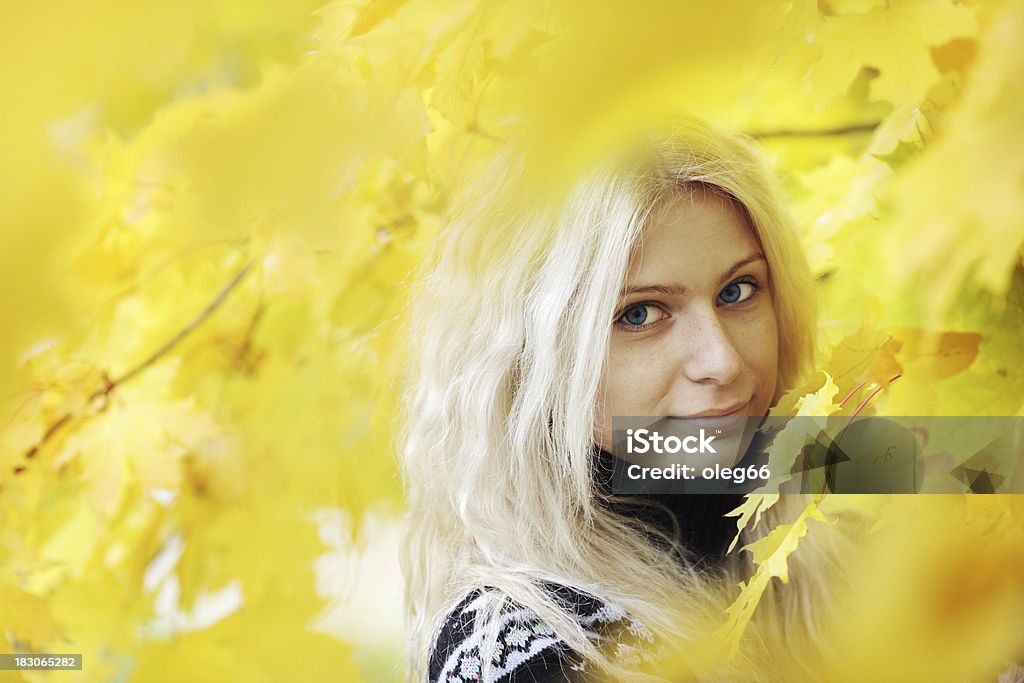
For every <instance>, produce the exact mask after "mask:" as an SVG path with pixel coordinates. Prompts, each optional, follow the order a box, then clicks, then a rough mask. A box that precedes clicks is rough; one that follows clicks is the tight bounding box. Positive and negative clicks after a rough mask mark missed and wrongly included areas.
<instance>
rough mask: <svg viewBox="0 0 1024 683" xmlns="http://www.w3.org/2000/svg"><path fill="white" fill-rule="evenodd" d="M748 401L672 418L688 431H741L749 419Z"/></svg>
mask: <svg viewBox="0 0 1024 683" xmlns="http://www.w3.org/2000/svg"><path fill="white" fill-rule="evenodd" d="M749 405H750V400H747V401H745V402H743V403H735V404H733V405H731V406H728V407H725V408H715V409H712V410H705V411H704V412H702V413H697V414H696V415H684V416H681V417H675V418H672V419H673V420H679V421H680V422H682V423H683V424H685V425H686V427H688V428H690V429H704V430H719V431H721V433H722V434H727V433H729V432H733V431H736V430H737V429H742V428H743V427H744V426H745V425H746V423H747V420H748V419H749V417H748V415H747V407H748V406H749Z"/></svg>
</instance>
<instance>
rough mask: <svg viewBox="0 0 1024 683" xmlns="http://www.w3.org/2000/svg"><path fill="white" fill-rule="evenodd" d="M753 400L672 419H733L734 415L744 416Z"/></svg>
mask: <svg viewBox="0 0 1024 683" xmlns="http://www.w3.org/2000/svg"><path fill="white" fill-rule="evenodd" d="M752 400H753V398H750V399H747V400H746V401H744V402H743V403H738V404H734V405H733V406H732V407H726V408H713V409H711V410H705V411H704V412H702V413H697V414H696V415H680V416H678V417H673V418H672V419H674V420H693V419H697V418H711V417H733V416H736V415H745V414H746V413H745V412H744V411H746V410H747V408H748V407H749V406H750V402H751V401H752Z"/></svg>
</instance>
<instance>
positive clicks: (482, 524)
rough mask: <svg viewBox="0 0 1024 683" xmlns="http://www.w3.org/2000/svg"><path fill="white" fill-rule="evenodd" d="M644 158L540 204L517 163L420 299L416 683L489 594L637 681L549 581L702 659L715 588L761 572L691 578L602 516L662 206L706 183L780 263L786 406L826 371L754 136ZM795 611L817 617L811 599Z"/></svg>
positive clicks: (666, 147) (410, 480)
mask: <svg viewBox="0 0 1024 683" xmlns="http://www.w3.org/2000/svg"><path fill="white" fill-rule="evenodd" d="M629 150H630V151H628V152H623V153H615V154H610V155H608V156H607V157H606V161H605V163H602V164H600V166H599V167H598V168H596V169H592V170H591V171H590V172H588V173H586V174H585V175H584V177H583V179H582V180H580V181H579V182H576V183H574V184H573V185H572V186H571V187H570V188H569V189H568V191H567V192H566V194H565V195H564V196H561V197H558V198H557V199H551V201H548V200H547V199H536V198H531V199H530V200H529V201H527V200H525V199H524V197H523V194H524V193H527V194H528V193H529V192H530V191H531V185H530V181H529V176H530V169H528V164H527V162H526V161H524V159H526V158H527V155H525V154H519V153H517V152H515V151H512V148H510V149H509V150H506V151H505V152H503V153H501V154H499V157H498V161H497V162H496V163H495V164H493V165H492V167H491V168H490V170H489V171H488V172H487V173H485V174H483V175H482V176H481V177H480V178H479V181H478V183H477V184H476V186H475V187H474V188H471V189H470V191H469V192H468V193H467V194H466V195H465V197H464V199H463V201H462V203H461V204H459V205H458V206H457V207H455V209H454V210H453V216H452V219H451V222H450V224H449V226H448V230H447V234H446V235H445V236H444V239H442V240H440V242H439V244H438V246H437V249H436V251H435V252H434V254H432V256H431V258H430V259H429V261H428V263H427V265H426V269H427V271H428V274H427V275H426V276H425V277H423V278H422V280H421V281H420V282H419V284H418V286H417V289H416V291H415V292H414V298H413V313H412V316H411V319H410V325H411V329H412V330H413V332H414V338H413V339H412V341H411V344H412V349H413V354H412V356H413V358H412V361H411V366H410V368H409V386H408V393H407V397H406V402H405V407H406V415H405V420H404V426H403V433H402V437H401V438H402V446H401V458H402V465H403V470H404V472H403V473H404V477H405V484H406V491H407V500H408V506H409V507H408V517H407V543H406V544H405V546H404V549H403V558H402V562H403V569H404V571H405V576H406V581H407V586H406V600H407V608H408V613H409V618H410V624H409V627H410V634H411V638H410V654H411V660H410V665H411V668H410V678H411V679H414V680H423V679H425V676H426V670H427V666H428V657H429V651H430V649H431V646H432V644H433V642H434V639H435V638H436V634H437V631H438V629H439V628H440V625H441V623H442V621H443V619H444V616H445V614H446V613H447V612H448V611H449V610H450V609H451V608H452V607H453V606H454V605H455V604H456V603H457V602H458V600H459V599H460V597H462V596H464V595H465V594H466V593H467V592H468V591H470V590H472V589H480V590H483V591H485V595H486V596H490V597H491V599H492V600H493V602H492V605H491V610H490V614H492V615H494V614H496V613H497V611H498V610H500V609H501V607H502V605H503V604H504V602H505V601H509V600H511V601H514V602H516V603H519V604H521V605H524V606H527V607H530V608H532V609H533V610H534V611H535V612H536V613H537V614H538V615H539V616H540V617H541V618H542V619H544V620H545V621H546V622H547V623H548V624H549V625H550V626H551V627H552V628H554V629H555V631H556V633H558V634H559V635H560V636H561V637H562V638H563V639H564V640H565V641H566V643H567V644H568V645H569V646H570V647H571V648H573V649H574V650H576V651H577V652H578V653H580V654H581V655H582V656H583V657H585V658H586V659H587V660H588V661H590V662H593V663H594V664H595V666H597V667H598V668H599V669H600V670H602V671H605V672H609V673H617V674H619V675H623V674H624V672H623V671H622V670H621V669H619V668H617V667H618V665H617V664H616V663H615V662H613V661H610V660H609V659H608V658H607V657H606V656H604V655H603V654H602V653H601V652H600V651H599V650H598V648H597V647H595V645H594V644H593V643H592V642H591V641H590V640H588V638H587V637H586V636H585V634H584V632H583V629H582V628H581V627H580V626H579V625H578V624H577V623H576V622H575V621H574V620H573V619H572V615H570V614H568V613H567V612H565V611H564V609H563V608H562V607H560V606H559V605H558V604H557V603H556V602H555V601H554V600H553V599H552V598H551V596H549V595H547V594H546V593H545V592H544V591H543V590H542V589H541V588H540V587H538V585H537V584H538V582H539V581H553V582H557V583H561V584H564V585H568V586H572V587H575V588H577V589H579V590H582V591H585V592H587V593H590V594H593V595H595V596H597V597H599V598H602V599H605V600H610V601H613V602H614V603H616V604H618V605H620V606H622V607H623V608H624V609H626V611H627V612H629V613H630V614H631V616H633V617H634V618H636V619H637V620H639V621H640V622H641V623H643V624H644V625H645V626H647V627H648V628H649V629H650V630H651V631H652V632H654V633H656V634H658V635H664V636H667V637H669V639H670V640H671V641H672V642H674V643H677V644H678V645H679V646H680V648H681V649H684V650H685V649H686V647H687V646H690V647H691V648H693V647H698V648H699V647H700V643H699V642H698V641H699V640H700V639H701V638H706V637H708V636H707V628H708V626H709V625H711V624H715V623H716V620H720V619H721V617H720V614H721V609H722V607H723V604H722V602H721V600H720V599H714V598H713V597H712V596H714V595H716V594H722V593H723V591H722V590H717V592H716V587H717V588H720V587H721V586H723V585H730V586H731V585H734V584H735V581H736V580H739V579H740V578H743V576H745V575H746V574H748V573H749V570H750V565H749V561H740V560H738V559H737V558H733V559H732V560H731V563H732V564H731V565H730V568H729V569H728V572H729V574H728V576H722V575H716V574H715V573H714V572H708V571H698V570H696V569H694V568H693V566H692V565H691V564H688V563H680V562H679V561H678V559H677V558H674V557H672V556H671V555H670V554H668V553H666V552H665V551H664V550H659V549H658V548H656V547H655V546H654V545H653V544H652V543H651V541H650V537H651V533H652V532H651V531H650V530H645V529H643V528H640V526H639V525H638V523H637V522H636V521H635V520H630V519H627V518H624V517H622V516H620V515H617V514H615V513H614V512H611V511H610V510H608V509H606V508H605V507H603V506H602V505H600V504H599V500H598V498H599V495H598V492H597V489H596V486H595V480H594V473H593V463H592V459H593V457H594V443H593V434H594V418H595V403H596V397H597V392H598V382H599V379H600V377H601V374H602V368H603V366H604V363H605V359H606V354H607V350H608V346H609V335H610V331H611V322H612V319H613V316H614V313H615V307H616V305H617V298H618V295H619V291H620V288H621V285H622V282H623V281H624V279H625V275H626V270H627V267H628V262H629V258H630V254H631V252H632V249H633V247H634V245H635V244H636V243H637V240H638V239H640V237H641V234H642V232H643V230H644V227H645V225H646V223H647V221H648V219H649V216H650V215H651V212H652V210H653V208H654V207H655V206H656V205H657V204H658V203H659V202H660V201H661V200H662V199H664V198H667V197H670V196H672V195H673V194H674V193H677V192H680V191H681V190H684V189H686V188H691V187H693V186H695V185H700V186H703V187H705V188H707V189H710V190H712V191H714V192H717V193H720V194H722V195H724V196H727V197H729V198H731V200H732V201H733V202H735V204H736V205H737V206H738V207H740V208H741V209H742V210H743V211H744V212H745V214H746V217H747V219H748V221H749V223H750V226H751V228H752V230H753V231H754V233H755V235H756V236H757V239H758V240H759V241H760V243H761V246H762V248H763V251H764V254H765V257H766V260H767V262H768V266H769V274H770V278H771V287H772V291H773V298H774V301H775V306H776V317H777V321H778V327H779V359H778V361H779V363H778V367H779V378H778V380H779V381H778V387H779V389H778V392H777V396H776V399H777V398H778V396H779V395H781V393H782V392H783V391H784V390H785V389H787V388H792V387H793V386H795V385H796V384H797V383H798V381H799V379H800V377H801V375H802V374H803V373H804V372H805V371H806V370H807V368H808V367H809V364H810V363H811V361H812V357H813V349H814V337H815V327H816V312H815V305H814V299H815V297H814V283H813V279H812V277H811V273H810V270H809V268H808V265H807V262H806V259H805V257H804V256H803V252H802V250H801V248H800V244H799V239H798V236H797V234H796V231H795V229H794V226H793V224H792V220H791V218H790V217H789V215H788V214H787V213H786V211H785V210H784V208H783V206H782V204H781V203H780V201H779V200H778V198H777V196H776V193H775V191H774V189H773V186H772V183H771V181H770V180H769V177H768V175H767V172H766V171H765V169H764V166H763V164H762V162H761V160H760V158H759V156H758V153H757V151H756V150H755V148H754V146H753V145H752V144H751V143H750V142H748V141H747V140H746V139H744V138H741V137H739V136H735V135H728V134H723V133H721V132H718V131H716V130H714V129H712V128H710V127H708V126H706V125H704V124H701V123H698V122H693V121H688V122H684V123H678V124H674V125H673V127H672V128H671V130H669V131H668V132H667V133H662V134H659V135H655V136H650V135H648V136H646V139H645V141H644V143H643V144H642V145H639V146H638V145H633V146H630V147H629ZM637 150H640V151H639V152H638V151H637ZM533 189H536V185H534V186H533ZM783 498H786V497H785V496H784V497H783ZM794 505H797V506H799V502H796V503H794ZM789 507H792V505H790V506H789ZM786 509H787V504H785V503H779V504H778V505H776V508H775V510H774V512H773V514H775V515H783V516H784V515H786V514H787V512H786ZM800 509H802V507H800ZM769 522H770V520H769ZM745 533H747V534H749V532H745ZM748 540H749V539H748ZM681 552H683V553H684V554H685V552H686V551H685V550H682V551H681ZM798 564H799V563H798ZM726 578H728V579H731V581H728V582H726V581H723V579H726ZM796 599H797V601H798V604H795V605H794V607H795V608H796V609H797V610H804V609H805V608H806V604H805V603H806V602H807V601H808V600H810V599H811V598H808V597H807V596H803V597H802V598H801V597H798V598H796ZM814 599H815V600H817V599H818V598H814ZM808 619H813V616H809V617H808ZM780 623H781V622H780ZM781 628H787V627H785V626H783V627H781ZM702 634H703V635H702ZM495 635H496V634H495V633H492V634H491V637H492V638H493V637H494V636H495Z"/></svg>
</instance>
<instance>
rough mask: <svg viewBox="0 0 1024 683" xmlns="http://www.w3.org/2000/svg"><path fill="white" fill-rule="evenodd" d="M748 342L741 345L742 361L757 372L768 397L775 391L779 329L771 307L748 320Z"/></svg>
mask: <svg viewBox="0 0 1024 683" xmlns="http://www.w3.org/2000/svg"><path fill="white" fill-rule="evenodd" d="M747 335H748V342H747V343H745V344H744V345H743V348H744V353H743V355H744V361H745V362H746V365H747V367H748V368H750V369H751V370H752V371H753V372H754V373H755V374H757V376H758V379H759V380H760V383H761V386H762V388H763V389H764V391H765V393H766V394H767V395H768V397H769V398H770V397H771V395H772V394H774V393H775V386H776V382H777V378H778V370H779V330H778V324H777V321H776V319H775V310H774V308H773V307H771V306H768V307H766V309H765V311H763V312H762V313H761V314H759V315H758V316H757V317H756V318H755V319H753V320H751V321H750V324H749V325H748V326H747Z"/></svg>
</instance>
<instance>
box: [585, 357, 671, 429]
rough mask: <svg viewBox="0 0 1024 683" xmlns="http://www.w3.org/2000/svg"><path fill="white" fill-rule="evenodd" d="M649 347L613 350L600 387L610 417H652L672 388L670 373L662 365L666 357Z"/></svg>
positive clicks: (664, 365) (664, 364)
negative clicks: (602, 389)
mask: <svg viewBox="0 0 1024 683" xmlns="http://www.w3.org/2000/svg"><path fill="white" fill-rule="evenodd" d="M652 346H654V345H652V344H649V343H648V344H644V343H634V344H630V345H623V346H621V347H619V348H616V347H615V346H614V345H613V346H612V350H611V353H610V354H609V358H608V368H607V370H606V373H605V379H604V382H603V383H602V386H603V388H604V390H605V395H604V398H605V401H604V404H605V406H606V407H607V409H608V410H609V412H608V415H609V416H611V415H653V414H654V411H655V410H656V409H657V407H658V405H659V402H660V400H661V398H662V397H663V396H664V395H665V393H666V392H667V390H668V387H669V386H670V385H671V371H670V369H669V368H668V367H667V366H666V363H665V361H666V358H667V357H666V354H665V353H664V352H660V351H658V350H657V349H656V348H652ZM609 419H610V418H609Z"/></svg>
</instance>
